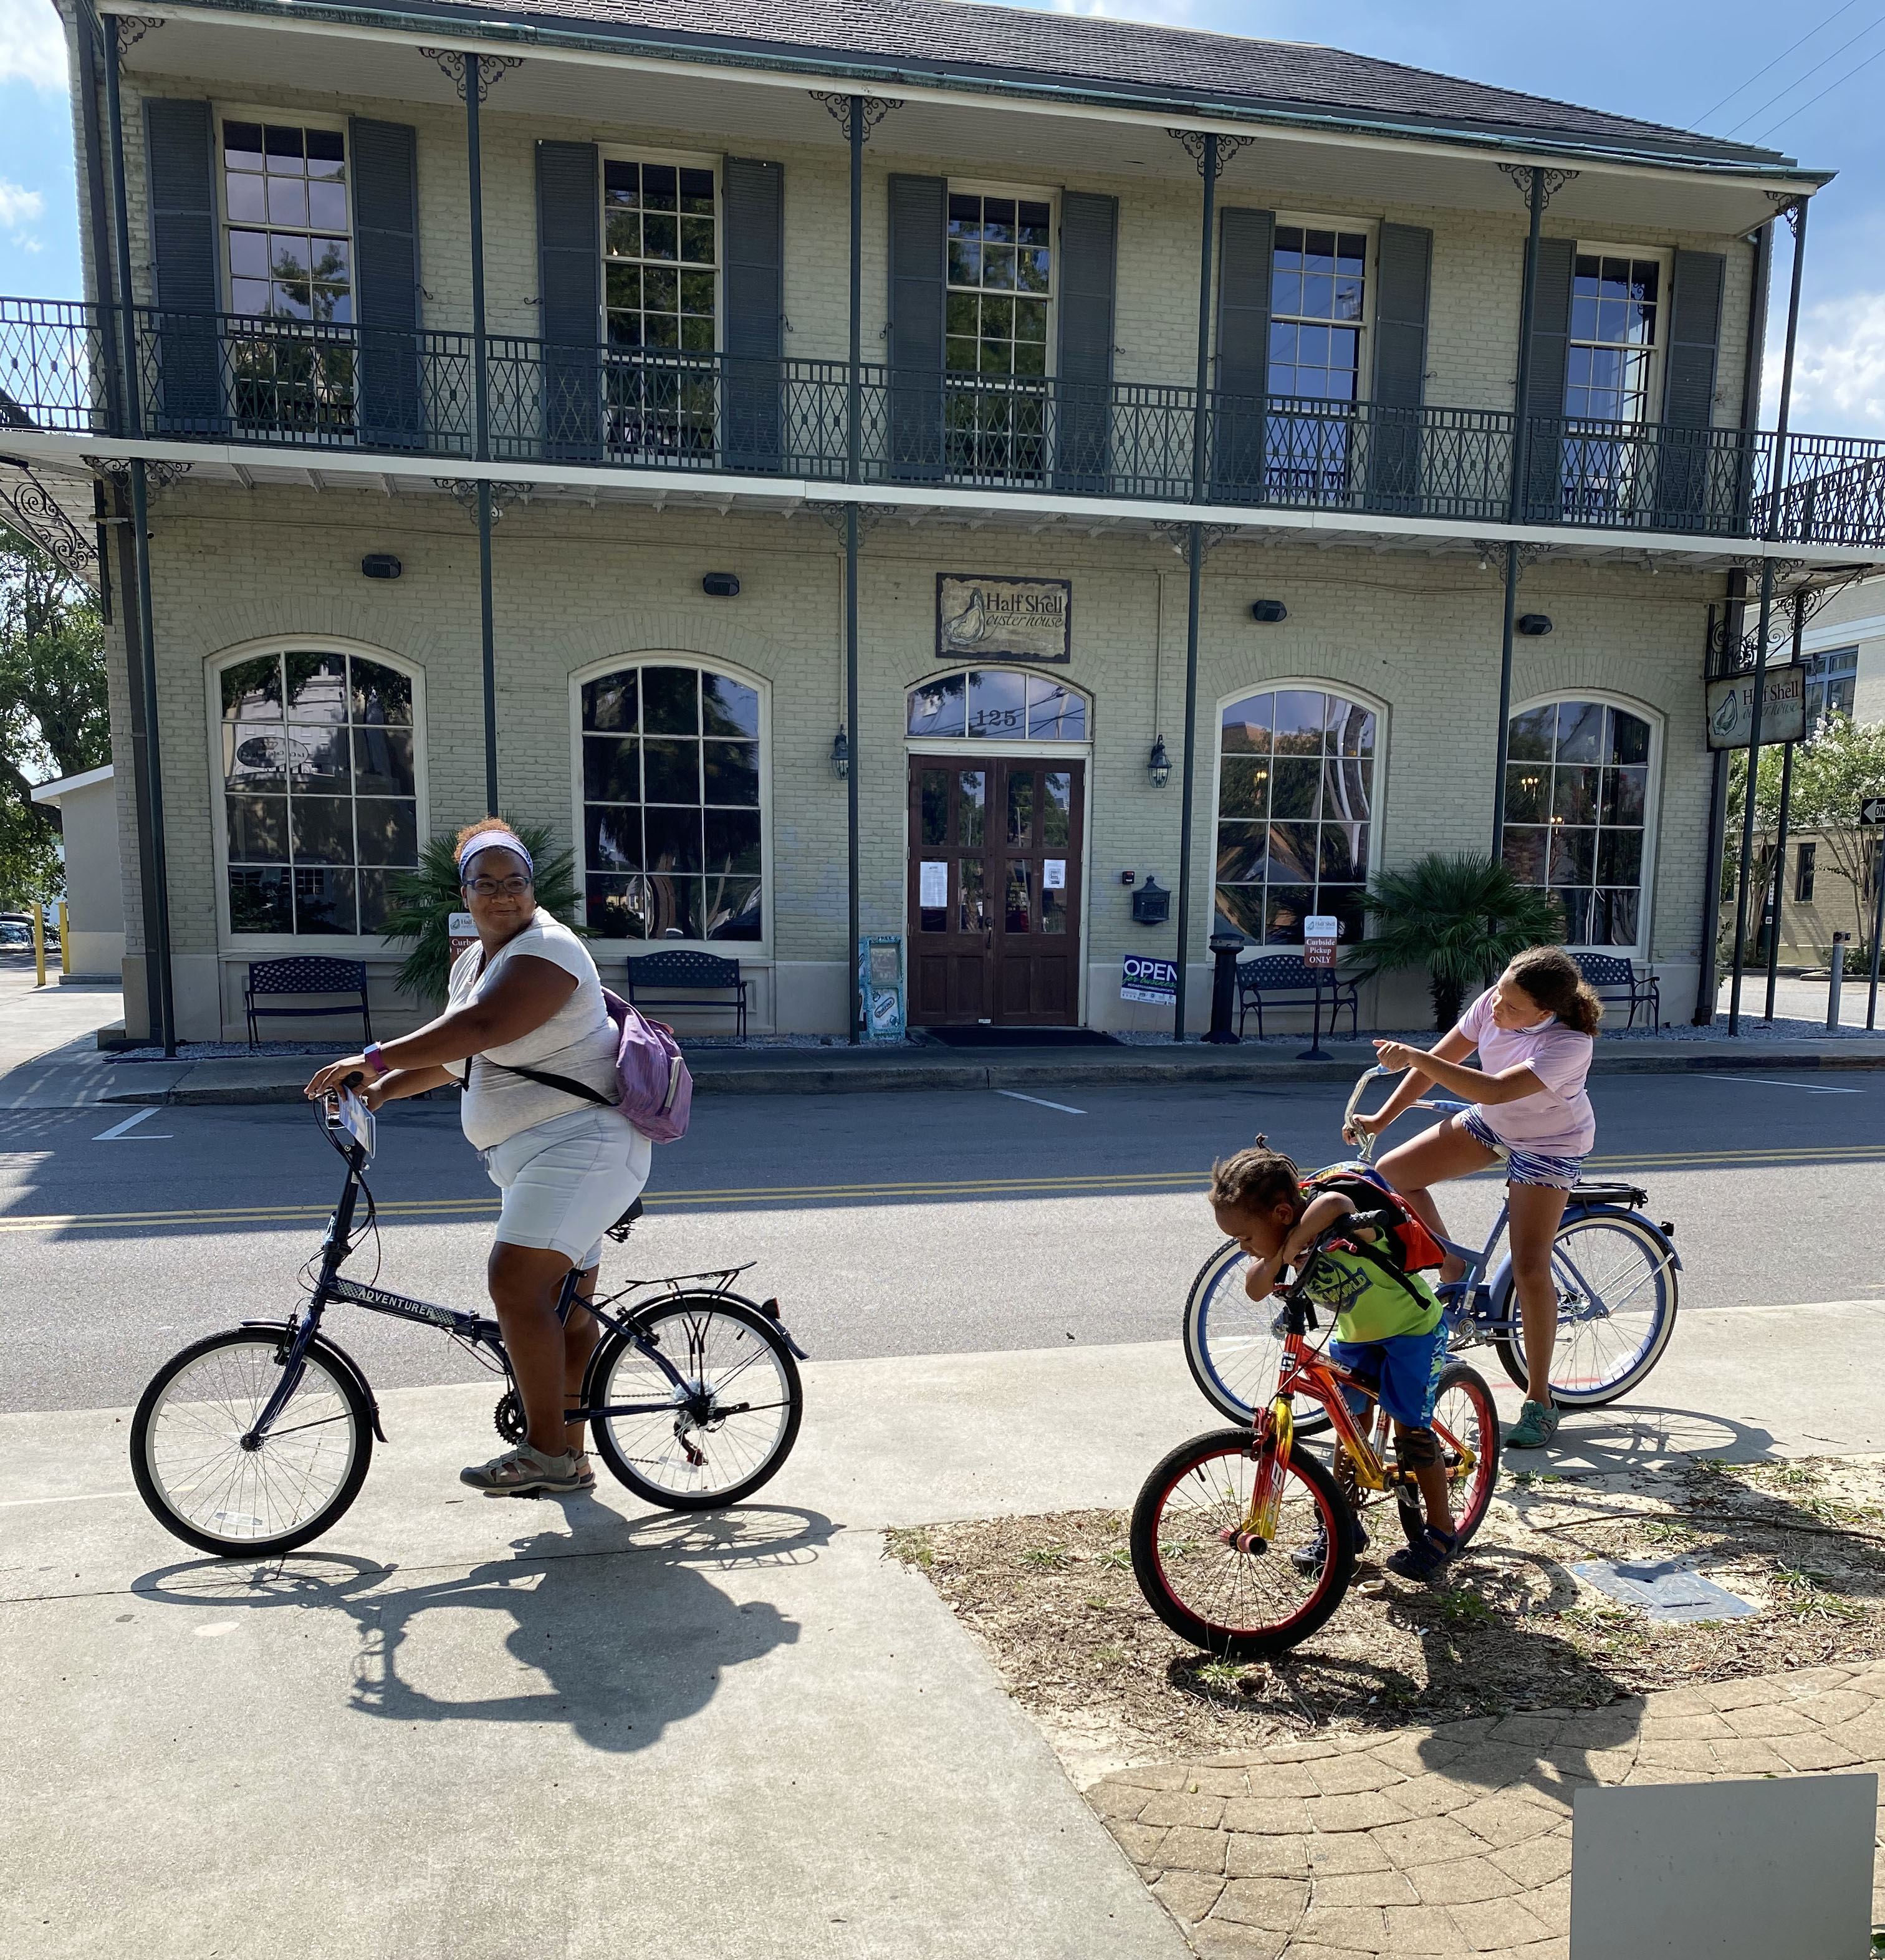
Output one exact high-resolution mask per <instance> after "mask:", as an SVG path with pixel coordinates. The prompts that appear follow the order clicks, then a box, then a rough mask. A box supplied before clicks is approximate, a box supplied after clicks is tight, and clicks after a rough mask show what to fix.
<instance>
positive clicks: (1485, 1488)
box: [1395, 1361, 1499, 1551]
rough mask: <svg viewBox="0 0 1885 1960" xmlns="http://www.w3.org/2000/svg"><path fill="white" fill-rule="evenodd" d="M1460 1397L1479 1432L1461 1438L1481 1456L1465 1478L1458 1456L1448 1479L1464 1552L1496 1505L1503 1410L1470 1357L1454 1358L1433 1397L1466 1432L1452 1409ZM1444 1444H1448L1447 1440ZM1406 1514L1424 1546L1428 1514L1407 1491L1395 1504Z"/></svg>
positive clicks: (1443, 1416)
mask: <svg viewBox="0 0 1885 1960" xmlns="http://www.w3.org/2000/svg"><path fill="white" fill-rule="evenodd" d="M1455 1396H1457V1397H1460V1398H1463V1399H1464V1401H1465V1402H1467V1403H1468V1404H1470V1406H1471V1408H1472V1411H1473V1427H1474V1428H1475V1429H1476V1430H1477V1436H1473V1437H1465V1436H1461V1441H1462V1442H1464V1443H1470V1446H1471V1447H1472V1449H1473V1456H1474V1458H1475V1459H1476V1461H1475V1462H1474V1463H1473V1468H1472V1471H1471V1472H1470V1474H1469V1476H1468V1477H1467V1478H1456V1477H1455V1476H1454V1475H1453V1471H1454V1468H1455V1467H1456V1466H1457V1461H1458V1459H1457V1458H1456V1459H1454V1462H1453V1463H1452V1464H1451V1465H1449V1466H1448V1479H1447V1481H1448V1486H1449V1489H1450V1492H1451V1495H1452V1497H1453V1498H1454V1506H1453V1531H1454V1537H1455V1538H1457V1540H1458V1542H1459V1545H1460V1548H1461V1550H1462V1551H1464V1549H1465V1548H1466V1546H1467V1545H1468V1544H1470V1542H1471V1541H1472V1538H1473V1534H1474V1533H1475V1532H1477V1531H1478V1529H1479V1528H1480V1526H1481V1525H1483V1523H1485V1522H1486V1513H1487V1512H1488V1511H1489V1510H1491V1509H1492V1493H1493V1491H1495V1490H1496V1489H1497V1488H1498V1486H1499V1411H1498V1409H1497V1408H1496V1406H1495V1405H1494V1404H1493V1402H1492V1390H1491V1389H1489V1388H1488V1387H1487V1386H1486V1377H1485V1376H1483V1375H1482V1374H1481V1373H1480V1371H1479V1370H1478V1369H1477V1368H1471V1367H1467V1364H1466V1363H1464V1361H1449V1362H1448V1363H1447V1365H1446V1366H1445V1367H1444V1368H1442V1370H1441V1371H1440V1380H1439V1385H1438V1388H1437V1389H1436V1390H1435V1395H1434V1398H1433V1408H1434V1414H1435V1416H1436V1417H1438V1418H1439V1420H1440V1421H1442V1422H1444V1423H1445V1424H1446V1426H1447V1427H1448V1429H1450V1430H1452V1432H1453V1433H1454V1435H1455V1436H1460V1431H1461V1422H1460V1421H1458V1420H1456V1419H1454V1418H1453V1417H1452V1416H1451V1415H1449V1414H1448V1413H1447V1405H1448V1401H1449V1398H1452V1397H1455ZM1441 1447H1442V1449H1445V1444H1444V1443H1443V1444H1442V1446H1441ZM1462 1490H1464V1491H1465V1493H1466V1497H1465V1501H1464V1503H1461V1501H1460V1494H1461V1491H1462ZM1395 1509H1396V1510H1397V1511H1398V1512H1399V1513H1400V1529H1401V1531H1402V1533H1403V1535H1404V1536H1405V1537H1406V1538H1407V1542H1408V1543H1409V1544H1410V1545H1418V1544H1419V1542H1420V1541H1421V1538H1422V1535H1423V1534H1424V1533H1425V1532H1426V1523H1427V1520H1426V1513H1425V1512H1424V1511H1422V1509H1421V1508H1420V1507H1419V1505H1418V1504H1413V1503H1409V1502H1408V1500H1407V1498H1406V1497H1404V1496H1403V1497H1400V1498H1399V1499H1398V1500H1397V1503H1396V1504H1395Z"/></svg>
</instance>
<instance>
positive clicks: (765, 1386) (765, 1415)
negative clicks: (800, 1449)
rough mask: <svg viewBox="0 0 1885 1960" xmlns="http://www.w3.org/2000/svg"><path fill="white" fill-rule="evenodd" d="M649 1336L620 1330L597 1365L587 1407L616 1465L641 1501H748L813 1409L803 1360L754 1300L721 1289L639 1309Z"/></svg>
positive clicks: (602, 1448)
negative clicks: (603, 1412) (798, 1360)
mask: <svg viewBox="0 0 1885 1960" xmlns="http://www.w3.org/2000/svg"><path fill="white" fill-rule="evenodd" d="M632 1324H633V1325H634V1326H635V1327H636V1328H637V1329H638V1330H639V1332H640V1334H641V1341H642V1342H643V1343H645V1344H646V1348H652V1349H653V1350H654V1351H656V1352H658V1353H659V1354H661V1355H662V1356H663V1357H665V1358H666V1361H667V1363H668V1364H669V1367H672V1369H673V1370H674V1372H675V1374H677V1375H679V1376H680V1378H681V1379H680V1382H679V1385H678V1386H677V1385H676V1383H675V1381H674V1380H673V1379H672V1376H669V1373H667V1370H666V1369H664V1368H663V1367H661V1365H660V1363H659V1362H658V1361H656V1360H655V1359H654V1356H653V1354H650V1353H649V1352H647V1351H646V1348H644V1346H642V1345H641V1344H637V1342H636V1341H634V1340H632V1339H631V1338H629V1337H628V1336H627V1335H622V1334H612V1335H609V1337H608V1338H606V1340H605V1341H603V1342H602V1345H601V1346H600V1347H599V1348H597V1349H596V1354H595V1357H594V1358H593V1360H591V1361H590V1366H589V1376H588V1379H587V1381H586V1383H585V1385H584V1388H583V1402H584V1405H586V1407H588V1408H593V1409H621V1408H627V1409H629V1410H631V1411H634V1413H632V1414H618V1415H596V1416H592V1417H591V1418H590V1427H591V1428H592V1429H593V1430H594V1432H595V1437H596V1452H597V1453H598V1454H599V1456H601V1458H602V1461H603V1462H605V1463H606V1464H607V1465H609V1469H610V1471H611V1472H612V1473H613V1474H614V1475H615V1476H616V1477H618V1478H620V1480H621V1481H622V1482H623V1483H624V1484H627V1485H628V1488H629V1489H630V1490H631V1491H634V1494H635V1495H636V1496H637V1497H639V1498H641V1500H643V1502H644V1503H650V1504H659V1505H660V1507H662V1508H663V1510H670V1511H710V1510H719V1509H720V1507H722V1506H723V1505H727V1504H736V1503H739V1500H741V1499H742V1497H750V1496H751V1495H752V1493H753V1492H754V1491H756V1490H758V1488H759V1487H760V1486H761V1484H764V1482H765V1481H767V1480H768V1478H770V1477H771V1476H772V1475H774V1473H775V1472H777V1469H778V1468H779V1466H780V1465H781V1464H782V1463H783V1462H784V1461H785V1460H786V1459H787V1456H790V1454H791V1453H792V1446H793V1443H795V1442H796V1441H797V1440H798V1434H799V1421H800V1420H801V1418H803V1414H804V1413H805V1395H804V1391H803V1389H802V1388H801V1386H799V1369H798V1363H796V1361H795V1360H793V1355H792V1351H791V1349H790V1348H788V1347H787V1345H786V1343H785V1340H784V1336H783V1335H780V1332H779V1330H778V1329H777V1328H776V1327H775V1326H774V1325H773V1323H772V1322H771V1321H770V1320H769V1319H767V1317H766V1316H764V1314H763V1313H761V1312H760V1311H759V1309H758V1308H757V1307H755V1306H749V1305H747V1304H746V1303H745V1302H744V1301H743V1300H731V1299H729V1298H726V1297H724V1296H722V1295H707V1294H701V1295H698V1296H696V1297H691V1298H682V1299H677V1300H666V1301H663V1302H662V1303H660V1305H659V1306H653V1307H651V1308H650V1309H647V1311H646V1312H645V1313H639V1314H637V1315H636V1316H634V1322H633V1323H632Z"/></svg>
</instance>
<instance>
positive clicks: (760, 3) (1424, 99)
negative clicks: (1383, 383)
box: [427, 0, 1791, 165]
mask: <svg viewBox="0 0 1885 1960" xmlns="http://www.w3.org/2000/svg"><path fill="white" fill-rule="evenodd" d="M460 9H462V10H463V11H466V12H469V13H475V14H476V15H477V16H478V18H480V19H481V20H484V21H500V20H502V21H518V22H520V23H521V22H523V21H532V20H534V21H541V22H542V23H543V24H545V26H546V27H547V26H548V25H549V24H552V23H553V22H567V23H571V24H574V23H576V22H581V23H583V24H586V25H588V26H590V27H593V28H594V29H596V30H599V31H600V32H601V33H602V34H604V35H606V36H607V37H610V38H615V37H621V38H628V39H632V40H637V41H641V42H644V43H645V42H647V41H649V40H655V41H658V42H664V43H670V44H672V46H674V48H675V52H677V53H681V52H685V51H686V50H687V49H690V48H693V49H703V50H705V49H720V50H724V51H725V52H730V53H731V52H745V53H748V54H750V55H752V56H764V55H768V54H770V55H776V56H793V55H797V56H800V57H803V56H806V54H808V53H809V54H813V55H815V56H826V57H830V58H831V59H832V60H833V61H834V62H835V63H838V64H843V63H845V62H850V63H852V64H855V65H859V66H861V67H863V68H869V69H875V70H882V71H886V72H890V73H892V74H895V73H901V74H903V75H908V77H909V78H911V80H913V81H914V80H916V79H918V78H922V79H925V80H930V79H941V78H946V77H947V76H948V75H952V74H955V75H961V76H962V77H963V78H965V79H967V80H969V81H990V80H993V81H1006V82H1008V83H1010V84H1019V86H1021V87H1023V88H1024V89H1025V88H1026V87H1028V86H1029V85H1031V84H1032V86H1034V87H1054V88H1059V89H1070V90H1072V91H1075V92H1076V93H1077V92H1079V91H1081V90H1082V88H1084V89H1086V90H1089V91H1101V92H1104V93H1106V94H1113V95H1117V94H1133V95H1137V96H1140V97H1146V98H1148V99H1149V100H1151V101H1152V102H1155V103H1165V104H1172V105H1182V104H1184V103H1192V104H1195V105H1196V106H1197V107H1198V108H1200V109H1203V108H1205V107H1207V106H1208V105H1210V104H1213V103H1221V104H1222V105H1224V106H1225V107H1227V108H1230V109H1233V110H1235V109H1236V108H1238V107H1243V108H1245V109H1251V110H1270V111H1273V112H1277V111H1280V112H1282V113H1295V114H1299V115H1300V114H1305V113H1308V114H1314V115H1318V116H1324V117H1327V116H1334V117H1336V118H1337V119H1342V120H1348V121H1353V122H1359V123H1363V124H1370V125H1379V124H1381V123H1384V122H1386V123H1391V124H1397V125H1400V126H1407V127H1410V128H1416V129H1432V130H1434V131H1435V132H1438V131H1441V130H1454V131H1467V132H1474V133H1478V134H1482V135H1489V136H1499V135H1505V136H1508V137H1515V138H1531V139H1532V140H1534V141H1537V140H1548V141H1550V142H1553V144H1556V145H1562V146H1564V147H1567V148H1580V149H1586V148H1597V149H1604V150H1612V151H1617V150H1620V151H1634V152H1637V153H1639V154H1642V153H1645V152H1648V153H1652V154H1664V155H1667V156H1670V157H1680V158H1683V159H1685V160H1689V161H1699V162H1708V163H1716V164H1736V163H1739V164H1755V165H1763V164H1787V163H1789V162H1791V159H1789V158H1787V157H1783V156H1782V155H1781V154H1779V152H1777V151H1772V150H1761V149H1755V148H1750V147H1749V146H1748V145H1744V144H1739V143H1727V142H1722V141H1721V140H1720V139H1719V138H1715V137H1711V136H1702V135H1695V134H1693V133H1692V132H1688V131H1686V130H1681V129H1670V128H1666V127H1664V126H1661V125H1660V124H1658V123H1654V122H1639V121H1638V120H1636V119H1634V118H1632V117H1630V116H1612V115H1609V114H1607V113H1605V112H1604V111H1603V110H1596V109H1584V108H1580V107H1578V106H1577V105H1575V103H1566V102H1555V101H1553V100H1550V99H1548V98H1547V97H1542V96H1535V95H1521V94H1518V92H1517V91H1514V90H1511V89H1505V88H1494V87H1489V86H1487V85H1486V84H1484V83H1482V82H1477V81H1461V80H1460V79H1459V78H1457V77H1455V76H1453V75H1436V74H1433V73H1431V72H1429V71H1427V70H1426V69H1424V68H1408V67H1406V66H1404V65H1402V64H1401V63H1400V62H1388V61H1379V60H1377V59H1375V58H1374V57H1373V56H1368V55H1355V54H1348V53H1345V52H1343V50H1342V49H1339V48H1327V47H1318V46H1311V45H1308V44H1305V43H1299V42H1291V41H1264V40H1244V39H1242V38H1241V37H1237V36H1235V35H1230V34H1210V33H1195V32H1193V31H1191V30H1188V29H1184V28H1176V27H1153V26H1149V25H1147V24H1145V23H1143V22H1141V21H1119V20H1108V19H1104V18H1096V17H1094V16H1091V15H1073V14H1054V13H1045V12H1041V13H1037V12H1033V11H1026V10H1024V9H1022V8H1014V7H993V6H984V5H977V4H973V0H510V4H504V0H497V4H494V0H433V4H432V5H431V7H429V8H428V9H427V11H437V12H439V13H448V12H452V11H459V10H460Z"/></svg>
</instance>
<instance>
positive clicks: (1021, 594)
mask: <svg viewBox="0 0 1885 1960" xmlns="http://www.w3.org/2000/svg"><path fill="white" fill-rule="evenodd" d="M1072 624H1073V585H1072V583H1071V582H1070V581H1069V580H1066V579H1064V578H977V577H975V576H974V575H973V574H969V573H967V572H956V571H941V572H938V573H937V574H936V655H937V657H938V658H939V659H941V660H970V659H976V660H987V659H989V658H990V657H994V658H996V659H999V660H1066V659H1068V658H1069V657H1070V654H1071V652H1072V635H1071V632H1070V628H1071V626H1072Z"/></svg>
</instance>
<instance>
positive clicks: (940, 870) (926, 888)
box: [917, 858, 949, 908]
mask: <svg viewBox="0 0 1885 1960" xmlns="http://www.w3.org/2000/svg"><path fill="white" fill-rule="evenodd" d="M948 903H949V863H948V861H947V860H946V859H945V860H944V861H942V862H941V863H932V862H931V861H930V860H929V859H927V858H925V859H924V860H923V864H922V865H921V867H920V870H919V873H918V875H917V904H918V905H922V906H923V907H925V908H930V907H933V906H936V905H947V904H948Z"/></svg>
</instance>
